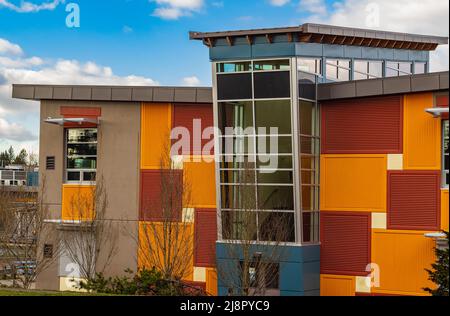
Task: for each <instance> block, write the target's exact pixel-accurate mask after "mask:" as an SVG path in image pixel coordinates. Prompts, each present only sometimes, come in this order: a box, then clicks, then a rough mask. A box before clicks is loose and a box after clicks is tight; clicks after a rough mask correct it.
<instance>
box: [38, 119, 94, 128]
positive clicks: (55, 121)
mask: <svg viewBox="0 0 450 316" xmlns="http://www.w3.org/2000/svg"><path fill="white" fill-rule="evenodd" d="M44 122H45V123H48V124H54V125H59V126H66V125H68V124H70V125H80V126H83V125H86V124H89V125H100V120H99V119H94V118H85V117H75V118H51V117H49V118H47V119H46V120H44Z"/></svg>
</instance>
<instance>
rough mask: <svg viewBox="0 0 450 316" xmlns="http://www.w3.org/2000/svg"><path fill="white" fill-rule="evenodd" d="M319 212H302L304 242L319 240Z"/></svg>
mask: <svg viewBox="0 0 450 316" xmlns="http://www.w3.org/2000/svg"><path fill="white" fill-rule="evenodd" d="M319 216H320V214H319V212H312V213H310V212H305V213H303V214H302V224H303V229H302V232H303V242H317V241H319Z"/></svg>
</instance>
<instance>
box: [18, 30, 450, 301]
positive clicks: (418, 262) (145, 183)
mask: <svg viewBox="0 0 450 316" xmlns="http://www.w3.org/2000/svg"><path fill="white" fill-rule="evenodd" d="M191 38H192V39H201V40H202V41H203V43H204V44H206V45H207V46H208V47H209V49H210V57H211V61H212V63H213V66H212V69H213V87H212V89H209V88H168V87H95V86H39V85H15V86H14V89H13V97H16V98H23V99H33V100H40V101H41V136H40V140H41V143H40V159H41V161H40V165H41V171H40V172H41V175H40V179H41V186H42V188H44V180H43V179H45V189H46V190H45V191H48V192H49V193H48V194H46V195H45V199H46V201H45V203H46V204H47V205H48V206H49V208H50V209H51V213H52V218H50V219H49V220H50V221H49V225H54V226H55V227H56V228H55V229H57V228H58V227H60V226H67V225H69V224H70V225H74V224H76V223H73V213H74V212H75V213H76V212H77V210H76V209H74V207H73V206H71V205H70V202H69V201H71V200H72V198H71V197H72V196H73V195H77V194H80V192H81V191H84V194H86V195H89V192H90V190H92V188H93V187H95V181H99V179H100V177H101V178H102V181H103V183H104V186H105V187H106V190H107V192H108V208H107V212H106V219H107V220H109V221H112V222H115V223H117V224H118V225H119V224H120V225H121V226H122V228H121V230H120V236H119V238H118V241H117V242H116V243H117V246H118V252H117V254H116V256H114V258H113V259H112V261H111V262H110V263H109V264H108V268H107V269H106V270H105V271H106V273H107V274H109V275H117V274H122V273H123V271H124V270H125V269H127V268H131V269H133V270H135V271H136V270H137V269H138V268H139V267H143V266H146V262H145V260H143V259H142V256H141V255H140V252H141V251H142V249H141V248H140V244H142V243H143V242H144V241H143V240H142V239H143V234H142V231H143V227H145V226H146V224H148V223H157V224H158V223H161V220H162V218H163V217H164V216H163V214H161V209H163V207H161V206H159V207H158V206H156V207H155V205H158V203H159V205H160V204H161V201H160V198H161V195H162V190H163V187H164V186H163V185H162V179H163V178H164V177H165V174H167V172H170V174H171V175H172V177H173V178H175V179H179V180H176V181H178V182H176V183H179V185H182V183H185V182H188V183H189V184H190V197H189V199H188V200H184V199H181V200H180V201H178V200H177V201H178V202H179V204H180V206H179V212H177V213H176V214H175V215H174V217H173V222H175V223H181V224H182V225H185V227H190V228H189V229H190V236H192V241H193V251H192V254H191V256H192V258H189V261H191V264H190V267H191V268H190V269H188V270H189V272H188V273H186V275H185V276H184V281H185V282H188V283H190V284H193V285H195V286H198V287H201V288H203V289H204V290H205V291H206V292H207V293H208V294H210V295H228V294H232V293H233V292H234V291H235V290H236V289H235V288H233V287H239V286H240V285H239V278H238V279H237V280H235V281H236V282H234V283H233V282H232V283H233V284H234V285H233V286H230V282H227V281H225V278H224V277H223V273H221V272H223V271H224V269H227V268H226V267H230V266H232V267H236V266H242V262H243V260H244V258H243V257H244V254H242V251H240V250H242V244H243V243H240V242H239V240H243V238H244V237H243V236H244V235H245V232H247V233H248V231H249V230H250V231H252V232H253V231H254V233H252V237H251V238H250V239H251V241H252V242H253V243H254V245H253V246H252V247H250V248H249V249H250V250H249V252H250V256H251V257H255V258H257V257H258V258H260V257H270V255H269V254H270V253H273V249H274V247H277V248H279V249H282V252H283V256H279V257H277V258H276V259H274V258H272V261H274V262H272V264H273V266H274V267H275V269H274V270H273V271H275V273H274V275H275V276H276V277H275V278H274V280H272V281H271V282H267V284H265V285H264V286H265V287H267V288H268V290H270V291H268V292H267V293H268V294H272V295H324V296H326V295H350V296H353V295H425V292H424V291H423V288H424V287H427V286H431V284H430V283H429V281H428V280H427V273H426V272H425V269H426V268H429V267H430V264H431V263H432V262H433V261H434V251H433V248H434V247H435V245H436V243H435V240H433V239H432V238H429V237H427V236H426V234H427V233H437V232H440V231H441V230H448V213H449V210H448V181H449V180H448V72H444V73H428V70H429V51H431V50H434V49H435V48H436V47H437V46H438V45H440V44H445V43H447V39H446V38H440V37H431V36H419V35H411V34H400V33H390V32H378V31H371V30H360V29H349V28H339V27H333V26H323V25H315V24H305V25H303V26H301V27H297V28H282V29H264V30H249V31H234V32H217V33H195V32H193V33H191ZM274 127H275V128H276V130H274V129H270V128H274ZM213 128H215V129H213ZM227 128H233V129H234V130H236V129H240V130H241V131H244V130H247V131H249V132H246V133H240V134H239V133H238V134H236V133H234V134H231V135H227V134H226V132H225V130H226V129H227ZM261 128H262V129H264V130H262V129H261ZM171 134H172V135H171ZM183 135H188V142H187V146H184V147H180V148H178V147H177V149H176V150H175V151H173V150H171V149H173V148H174V147H175V146H176V145H178V144H179V143H178V141H179V140H180V139H183ZM185 140H186V139H185ZM272 142H274V143H275V144H276V148H275V150H274V151H269V149H272V148H270V145H271V144H272ZM263 143H264V146H262V144H263ZM184 144H186V142H185V143H184ZM262 147H264V150H262V151H261V150H260V149H261V148H262ZM165 155H167V156H170V157H171V159H172V160H171V161H172V163H171V164H170V167H169V166H168V165H165V164H163V163H162V160H161V157H163V156H165ZM263 158H264V159H263ZM272 161H275V162H276V163H275V164H274V165H272V164H271V162H272ZM44 166H45V168H44ZM242 171H245V172H246V175H247V176H249V177H250V179H251V180H250V181H247V180H246V179H243V178H242ZM242 188H244V189H245V190H246V191H245V192H246V194H245V196H246V201H245V197H244V196H243V193H242V192H243V191H242V190H243V189H242ZM244 204H245V205H244ZM247 210H251V211H252V212H245V211H247ZM242 214H251V220H250V222H249V223H251V224H250V225H249V224H248V223H247V224H244V222H243V220H242ZM88 219H89V218H83V220H88ZM280 223H281V224H280ZM277 225H282V226H281V228H282V229H281V230H280V231H282V232H284V234H283V237H282V238H281V239H282V240H275V239H276V237H274V236H272V235H271V232H273V231H274V229H275V228H274V227H275V226H277ZM124 226H125V229H124V228H123V227H124ZM133 236H137V238H133ZM274 238H275V239H274ZM43 243H45V241H43ZM100 256H101V254H100ZM147 265H148V263H147ZM245 273H247V272H245ZM248 273H249V274H250V275H257V274H258V273H261V272H260V271H257V268H255V267H254V266H251V267H250V270H249V271H248ZM74 277H75V278H76V277H77V276H74V275H73V271H72V270H71V269H70V258H67V256H66V257H64V255H63V256H61V258H58V260H57V261H55V264H54V265H53V266H52V267H51V268H50V269H48V270H47V271H45V272H44V273H43V274H42V275H40V276H39V279H38V282H37V286H38V287H41V288H47V289H58V290H59V289H61V290H63V289H67V288H70V282H68V280H69V279H70V278H71V279H73V278H74ZM78 277H79V276H78ZM269 283H270V284H269ZM68 284H69V285H68ZM234 293H236V292H234Z"/></svg>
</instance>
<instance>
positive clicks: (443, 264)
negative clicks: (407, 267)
mask: <svg viewBox="0 0 450 316" xmlns="http://www.w3.org/2000/svg"><path fill="white" fill-rule="evenodd" d="M444 233H445V236H446V239H447V243H448V240H449V239H448V238H449V233H448V232H444ZM448 251H449V250H448V244H447V247H444V248H436V249H435V253H436V258H437V259H436V262H435V263H433V264H432V265H431V270H430V269H426V271H427V272H428V274H429V280H430V281H433V283H434V284H436V286H437V287H436V288H435V289H430V288H425V289H424V290H425V291H426V292H428V293H430V294H432V295H433V296H449V289H448V287H449V273H448V272H449V271H448V269H449V265H448V260H449V252H448Z"/></svg>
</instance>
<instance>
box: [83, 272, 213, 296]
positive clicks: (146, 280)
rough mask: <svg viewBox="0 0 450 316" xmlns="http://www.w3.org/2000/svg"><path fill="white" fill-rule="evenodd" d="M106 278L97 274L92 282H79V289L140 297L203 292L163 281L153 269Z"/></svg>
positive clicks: (177, 282) (178, 283) (188, 294)
mask: <svg viewBox="0 0 450 316" xmlns="http://www.w3.org/2000/svg"><path fill="white" fill-rule="evenodd" d="M125 272H126V274H127V275H126V276H123V277H119V276H116V277H112V278H111V277H109V278H106V277H105V276H104V275H103V274H101V273H99V274H97V275H96V277H95V278H93V279H92V280H88V281H86V282H80V285H79V288H80V289H81V290H86V291H88V292H93V293H103V294H118V295H142V296H201V295H204V294H205V293H204V291H203V290H201V289H199V288H196V287H193V286H189V285H188V284H185V283H184V282H182V281H180V280H165V279H164V278H163V275H162V273H161V272H159V271H157V270H156V269H155V268H153V269H151V270H147V269H142V270H140V271H138V273H136V274H134V272H133V271H131V270H126V271H125Z"/></svg>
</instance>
